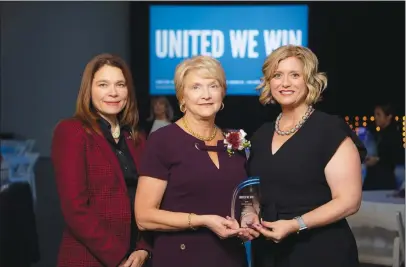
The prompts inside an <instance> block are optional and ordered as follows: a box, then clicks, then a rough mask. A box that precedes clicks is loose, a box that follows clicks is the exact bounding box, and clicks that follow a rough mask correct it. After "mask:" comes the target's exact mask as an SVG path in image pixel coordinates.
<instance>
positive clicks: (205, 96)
mask: <svg viewBox="0 0 406 267" xmlns="http://www.w3.org/2000/svg"><path fill="white" fill-rule="evenodd" d="M202 98H203V99H210V98H211V91H210V88H208V87H205V88H204V89H203V92H202Z"/></svg>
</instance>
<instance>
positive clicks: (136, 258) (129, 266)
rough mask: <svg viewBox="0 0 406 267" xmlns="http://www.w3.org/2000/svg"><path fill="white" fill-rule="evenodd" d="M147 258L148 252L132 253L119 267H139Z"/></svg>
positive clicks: (138, 251)
mask: <svg viewBox="0 0 406 267" xmlns="http://www.w3.org/2000/svg"><path fill="white" fill-rule="evenodd" d="M147 257H148V252H147V251H145V250H137V251H134V252H133V253H131V255H130V256H129V257H128V259H127V260H126V261H125V262H124V263H123V264H121V265H120V267H141V266H142V265H143V264H144V262H145V260H146V259H147Z"/></svg>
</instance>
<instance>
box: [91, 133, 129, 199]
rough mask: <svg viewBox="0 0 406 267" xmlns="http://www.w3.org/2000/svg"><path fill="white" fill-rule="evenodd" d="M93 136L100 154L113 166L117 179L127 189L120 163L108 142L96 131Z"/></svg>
mask: <svg viewBox="0 0 406 267" xmlns="http://www.w3.org/2000/svg"><path fill="white" fill-rule="evenodd" d="M93 136H95V140H96V142H97V144H98V145H99V148H100V150H101V152H102V154H103V155H104V156H105V157H106V159H107V160H108V161H110V163H111V165H112V166H113V170H114V172H115V174H116V175H117V176H118V177H119V179H118V180H119V181H120V184H121V185H122V186H123V188H124V189H125V190H126V191H127V186H126V184H125V181H124V176H123V172H122V170H121V167H120V163H119V161H118V159H117V155H116V154H115V153H114V151H113V149H111V146H110V144H109V143H108V141H107V140H106V138H104V136H102V135H100V134H97V133H94V134H93Z"/></svg>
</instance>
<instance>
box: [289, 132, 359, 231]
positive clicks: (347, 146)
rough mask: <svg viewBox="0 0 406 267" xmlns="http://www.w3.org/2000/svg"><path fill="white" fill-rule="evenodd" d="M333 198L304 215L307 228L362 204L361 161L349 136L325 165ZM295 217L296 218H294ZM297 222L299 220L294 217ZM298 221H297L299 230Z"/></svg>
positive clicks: (334, 219) (337, 218) (355, 210)
mask: <svg viewBox="0 0 406 267" xmlns="http://www.w3.org/2000/svg"><path fill="white" fill-rule="evenodd" d="M324 173H325V175H326V179H327V183H328V185H329V187H330V190H331V193H332V200H331V201H330V202H328V203H326V204H324V205H323V206H321V207H319V208H317V209H315V210H313V211H311V212H308V213H306V214H304V215H303V216H302V218H303V220H304V222H305V223H306V225H307V227H308V228H315V227H320V226H324V225H327V224H330V223H333V222H336V221H338V220H340V219H343V218H345V217H347V216H349V215H352V214H354V213H356V212H357V211H358V209H359V207H360V205H361V196H362V180H361V161H360V157H359V153H358V150H357V149H356V147H355V146H354V143H353V141H352V140H351V139H350V138H346V139H345V140H344V141H343V143H342V144H341V145H340V146H339V148H338V150H337V151H336V153H335V154H334V156H333V157H332V158H331V160H330V161H329V162H328V164H327V166H326V167H325V169H324ZM294 221H295V220H294ZM295 223H296V224H297V222H296V221H295ZM298 229H299V225H298V224H297V230H298Z"/></svg>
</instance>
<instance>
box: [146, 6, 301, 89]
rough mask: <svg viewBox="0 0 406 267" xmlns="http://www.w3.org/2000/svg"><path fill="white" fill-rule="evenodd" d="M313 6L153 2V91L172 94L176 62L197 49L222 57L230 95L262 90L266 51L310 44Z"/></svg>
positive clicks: (151, 64)
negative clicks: (176, 4)
mask: <svg viewBox="0 0 406 267" xmlns="http://www.w3.org/2000/svg"><path fill="white" fill-rule="evenodd" d="M307 34H308V7H307V6H306V5H268V6H212V5H210V6H161V5H157V6H151V7H150V55H149V57H150V83H149V84H150V94H151V95H173V94H175V87H174V83H173V76H174V73H175V68H176V65H177V64H179V63H180V62H181V61H182V60H184V59H185V58H189V57H192V56H194V55H209V56H212V57H215V58H217V59H218V60H219V61H220V62H221V64H222V66H223V68H224V70H225V73H226V77H227V85H228V90H227V94H228V95H258V92H257V91H256V90H255V87H256V86H257V85H258V84H259V82H260V78H261V68H262V64H263V62H264V60H265V58H266V56H267V55H268V54H269V53H271V52H272V51H273V50H275V49H276V48H278V47H280V46H282V45H286V44H295V45H302V46H307Z"/></svg>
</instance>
